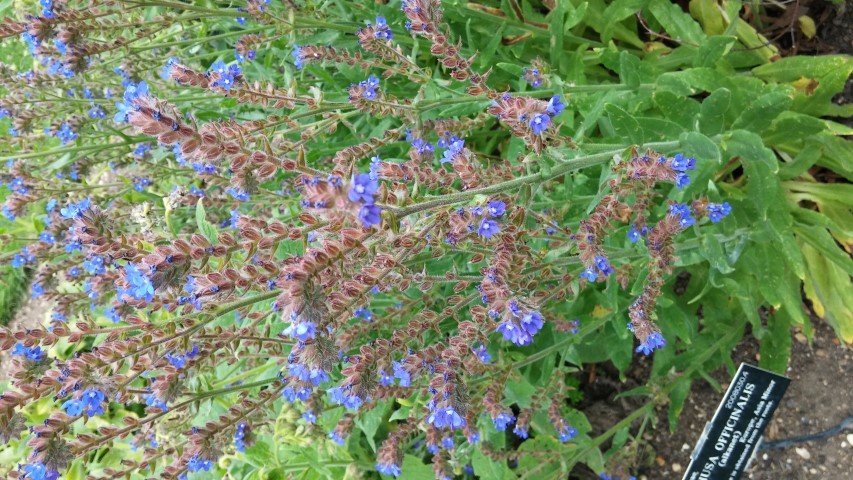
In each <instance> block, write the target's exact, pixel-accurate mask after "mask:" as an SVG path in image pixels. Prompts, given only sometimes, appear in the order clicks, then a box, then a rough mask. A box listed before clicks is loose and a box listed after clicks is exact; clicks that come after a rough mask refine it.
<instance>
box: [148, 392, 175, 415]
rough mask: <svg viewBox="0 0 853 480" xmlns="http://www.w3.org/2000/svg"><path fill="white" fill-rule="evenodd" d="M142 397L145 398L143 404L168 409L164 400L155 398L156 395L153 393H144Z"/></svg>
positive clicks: (165, 410)
mask: <svg viewBox="0 0 853 480" xmlns="http://www.w3.org/2000/svg"><path fill="white" fill-rule="evenodd" d="M142 398H143V399H144V400H145V405H147V406H149V407H154V408H159V409H160V410H163V411H164V412H167V411H169V406H168V405H166V402H164V401H162V400H160V399H159V398H157V396H156V395H154V394H153V393H146V394H145V395H143V396H142Z"/></svg>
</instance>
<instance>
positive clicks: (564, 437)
mask: <svg viewBox="0 0 853 480" xmlns="http://www.w3.org/2000/svg"><path fill="white" fill-rule="evenodd" d="M557 433H558V434H559V436H560V441H561V442H562V443H566V442H568V441H569V440H571V439H573V438H575V436H577V434H578V431H577V430H575V429H574V428H572V427H571V426H569V425H565V426H564V427H563V428H562V429H560V430H559V431H558V432H557Z"/></svg>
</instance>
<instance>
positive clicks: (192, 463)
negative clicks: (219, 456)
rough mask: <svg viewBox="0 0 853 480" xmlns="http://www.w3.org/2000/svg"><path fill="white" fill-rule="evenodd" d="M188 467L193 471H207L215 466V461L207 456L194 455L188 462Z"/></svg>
mask: <svg viewBox="0 0 853 480" xmlns="http://www.w3.org/2000/svg"><path fill="white" fill-rule="evenodd" d="M187 468H188V469H189V471H191V472H200V471H202V470H204V471H205V472H207V471H210V469H212V468H213V461H212V460H209V459H207V458H201V457H200V456H198V455H193V456H192V457H190V460H189V461H188V462H187Z"/></svg>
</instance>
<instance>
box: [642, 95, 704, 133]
mask: <svg viewBox="0 0 853 480" xmlns="http://www.w3.org/2000/svg"><path fill="white" fill-rule="evenodd" d="M653 98H654V100H655V105H657V107H658V108H659V109H660V110H661V112H663V115H664V117H666V118H667V119H669V120H672V121H673V122H675V123H677V124H678V125H680V126H682V127H684V129H685V130H693V127H694V124H695V123H696V117H697V116H698V115H699V109H700V108H701V106H700V104H699V102H697V101H696V100H693V99H692V98H687V97H683V96H680V95H676V94H674V93H672V92H655V93H654V97H653Z"/></svg>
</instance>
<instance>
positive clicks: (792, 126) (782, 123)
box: [762, 112, 828, 145]
mask: <svg viewBox="0 0 853 480" xmlns="http://www.w3.org/2000/svg"><path fill="white" fill-rule="evenodd" d="M827 129H828V128H827V126H826V123H824V122H823V121H822V120H819V119H817V118H815V117H812V116H810V115H803V114H802V113H795V112H782V113H781V114H780V115H779V116H778V117H776V119H775V120H774V121H773V123H772V125H770V128H768V129H767V130H766V131H765V132H764V133H763V134H762V138H763V139H764V143H765V144H766V145H779V144H790V143H793V142H797V141H799V140H802V139H805V138H809V137H811V136H812V135H815V134H816V133H818V132H822V131H824V130H827Z"/></svg>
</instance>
